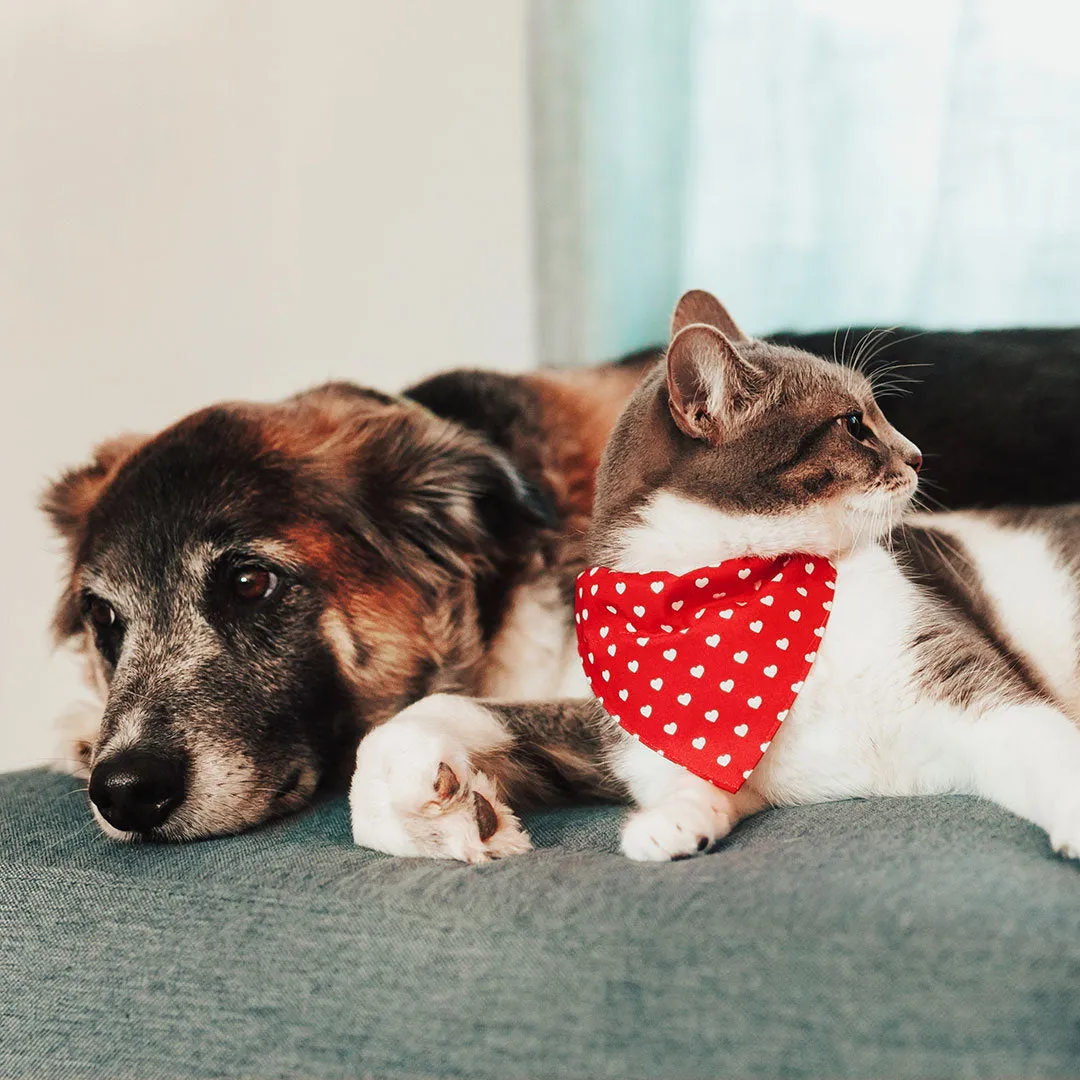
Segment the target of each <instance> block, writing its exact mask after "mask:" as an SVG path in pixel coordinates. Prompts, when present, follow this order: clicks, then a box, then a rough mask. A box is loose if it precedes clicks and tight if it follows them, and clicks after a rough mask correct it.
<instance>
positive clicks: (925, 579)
mask: <svg viewBox="0 0 1080 1080" xmlns="http://www.w3.org/2000/svg"><path fill="white" fill-rule="evenodd" d="M892 546H893V551H894V557H895V558H897V560H898V562H899V564H900V565H901V567H902V568H903V570H904V572H905V573H906V574H907V575H908V576H909V577H910V578H911V579H912V580H913V581H916V582H918V583H919V585H920V587H921V588H922V589H923V590H924V591H925V592H926V593H927V594H929V595H930V596H932V597H933V598H934V599H935V600H936V601H937V602H938V603H939V604H940V605H941V606H942V607H943V608H944V609H945V610H946V611H948V612H951V613H953V614H954V615H955V616H957V617H959V618H961V619H963V620H964V621H965V622H967V623H969V624H970V625H971V626H972V627H973V628H974V629H975V630H976V631H977V632H978V633H979V634H980V635H982V636H983V637H984V638H985V639H986V640H987V641H988V642H990V643H991V644H992V645H993V646H994V648H995V650H996V652H997V653H998V654H999V655H1000V656H1001V657H1002V658H1003V660H1006V661H1008V662H1009V663H1008V666H1009V667H1010V670H1011V672H1012V674H1011V675H1010V678H1017V677H1019V678H1022V679H1023V680H1024V681H1026V682H1028V683H1029V684H1032V685H1034V687H1035V688H1036V689H1037V690H1039V691H1041V692H1044V693H1048V694H1050V695H1051V696H1053V697H1054V698H1056V699H1057V700H1058V701H1059V702H1060V703H1061V704H1062V705H1063V706H1064V707H1065V708H1066V709H1067V711H1069V712H1070V714H1071V715H1073V716H1074V717H1076V718H1077V719H1080V504H1070V505H1067V506H1058V507H1035V508H1003V509H997V510H985V511H982V510H979V511H958V512H955V513H942V514H917V515H913V516H911V517H910V518H909V519H907V521H906V522H905V524H904V525H903V526H901V528H899V529H897V530H896V531H895V532H894V533H893V535H892ZM995 666H1000V665H995Z"/></svg>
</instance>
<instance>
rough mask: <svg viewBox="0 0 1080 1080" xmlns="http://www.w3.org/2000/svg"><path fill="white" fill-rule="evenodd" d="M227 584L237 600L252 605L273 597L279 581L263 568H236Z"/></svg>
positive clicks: (274, 575) (272, 572)
mask: <svg viewBox="0 0 1080 1080" xmlns="http://www.w3.org/2000/svg"><path fill="white" fill-rule="evenodd" d="M229 584H230V587H231V590H232V594H233V596H234V597H235V598H236V599H237V600H240V601H242V602H243V603H245V604H253V603H255V602H257V601H259V600H265V599H267V598H268V597H270V596H273V594H274V593H275V592H277V589H278V586H279V585H280V584H281V579H280V578H279V577H278V575H277V574H275V573H274V571H273V570H269V569H267V567H265V566H238V567H237V568H236V569H235V570H234V571H233V572H232V578H231V580H230V583H229Z"/></svg>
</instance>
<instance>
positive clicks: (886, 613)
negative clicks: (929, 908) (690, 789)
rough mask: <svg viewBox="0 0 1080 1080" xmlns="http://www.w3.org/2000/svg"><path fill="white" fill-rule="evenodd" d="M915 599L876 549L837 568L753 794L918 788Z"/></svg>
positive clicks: (779, 798)
mask: <svg viewBox="0 0 1080 1080" xmlns="http://www.w3.org/2000/svg"><path fill="white" fill-rule="evenodd" d="M916 601H917V593H916V591H915V589H914V587H913V586H912V585H911V584H910V583H909V582H908V581H907V580H906V579H905V578H904V576H903V575H902V574H901V573H900V572H899V570H898V569H897V567H896V565H895V564H894V563H893V561H892V560H891V559H890V558H889V556H888V555H887V554H886V553H885V552H884V551H882V550H881V549H879V548H876V547H875V548H870V549H867V550H865V551H859V552H856V553H855V554H852V555H849V556H846V557H844V558H843V559H841V560H840V561H839V562H838V564H837V583H836V597H835V600H834V604H833V611H832V615H831V618H830V620H829V624H828V626H827V628H826V631H825V637H824V639H823V640H822V643H821V646H820V647H819V649H818V656H817V660H816V661H815V663H814V667H813V668H812V669H811V672H810V674H809V676H808V677H807V679H806V685H805V686H804V688H803V690H802V691H801V693H800V694H799V697H798V698H797V699H796V702H795V705H794V706H793V707H792V709H791V711H790V713H789V715H788V718H787V720H786V721H785V723H784V725H783V727H782V728H781V729H780V731H779V732H778V733H777V734H776V736H775V737H774V738H773V742H772V746H771V748H770V751H769V753H768V754H767V755H766V756H765V757H764V758H763V759H762V762H761V764H760V765H759V766H758V768H757V770H756V771H755V773H754V779H753V786H754V787H755V788H757V789H758V790H759V791H761V792H762V793H763V794H764V795H766V796H767V797H768V799H769V800H770V801H771V802H774V803H780V804H783V803H789V804H790V803H804V802H813V801H818V800H823V799H835V798H843V797H845V796H854V795H866V794H887V793H890V792H896V793H900V792H907V791H910V790H911V789H912V788H913V787H922V786H923V785H924V784H926V783H930V784H931V786H933V780H932V778H931V777H929V776H928V775H927V769H928V768H932V762H933V760H934V756H935V754H936V753H937V752H938V751H937V747H936V745H935V740H934V739H932V738H930V739H927V740H923V741H920V739H918V738H915V739H912V737H911V735H912V732H911V730H910V727H911V725H913V724H918V725H919V726H920V727H923V726H925V711H926V705H925V703H922V704H921V705H920V704H918V703H917V698H918V693H917V684H916V675H915V672H914V671H913V669H912V657H911V651H910V649H909V648H908V645H909V643H910V640H911V636H912V626H913V622H914V619H915V615H916Z"/></svg>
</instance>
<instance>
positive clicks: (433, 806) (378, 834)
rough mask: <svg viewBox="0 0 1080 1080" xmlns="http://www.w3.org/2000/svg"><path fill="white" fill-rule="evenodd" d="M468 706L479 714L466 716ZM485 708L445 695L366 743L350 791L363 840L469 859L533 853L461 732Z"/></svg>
mask: <svg viewBox="0 0 1080 1080" xmlns="http://www.w3.org/2000/svg"><path fill="white" fill-rule="evenodd" d="M468 710H476V714H477V715H476V716H475V717H469V716H467V715H465V713H466V712H467V711H468ZM484 713H486V710H483V709H482V707H481V706H478V705H475V704H474V703H473V702H470V701H468V700H467V699H465V698H455V697H450V696H447V695H443V694H440V695H436V696H433V697H430V698H425V699H424V700H423V701H419V702H417V703H416V704H415V705H412V706H410V708H408V709H406V710H405V711H404V712H403V713H401V714H400V715H399V716H397V717H396V718H395V719H393V720H391V721H389V722H388V723H387V724H385V725H383V726H382V727H380V728H377V729H376V730H375V731H373V732H372V733H371V734H370V735H369V736H368V737H367V738H366V739H364V740H363V742H361V744H360V748H359V751H358V752H357V758H356V773H355V774H354V776H353V781H352V787H351V790H350V793H349V804H350V808H351V811H352V827H353V839H354V840H355V841H356V843H358V844H362V845H363V846H364V847H370V848H374V849H375V850H376V851H385V852H386V853H387V854H390V855H420V856H425V857H428V858H438V859H457V860H459V861H461V862H467V863H481V862H487V861H488V860H489V859H492V858H503V857H505V856H508V855H519V854H522V853H524V852H526V851H529V850H531V848H532V842H531V841H530V839H529V836H528V833H526V832H525V830H524V829H523V828H522V826H521V822H520V821H518V819H517V816H516V815H515V814H514V812H513V811H512V810H511V809H510V807H509V806H507V805H506V803H505V802H503V800H502V799H501V798H500V797H499V792H498V789H497V787H496V785H495V783H494V781H493V780H492V779H491V778H490V777H489V776H487V775H486V774H485V773H483V772H481V771H479V770H478V769H476V768H474V767H473V765H472V763H471V762H470V759H469V754H470V750H472V749H474V747H471V746H470V745H469V742H468V738H467V734H466V736H465V737H462V732H465V733H468V732H469V731H470V730H472V728H473V725H472V724H470V723H469V721H470V720H472V719H475V721H476V723H477V725H480V724H482V723H483V721H484V716H483V715H482V714H484ZM463 721H464V723H463Z"/></svg>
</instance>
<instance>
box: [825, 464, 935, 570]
mask: <svg viewBox="0 0 1080 1080" xmlns="http://www.w3.org/2000/svg"><path fill="white" fill-rule="evenodd" d="M915 487H916V485H915V484H914V483H908V482H906V481H905V482H901V483H899V484H882V485H878V486H875V487H874V488H872V489H871V490H870V491H865V492H860V493H859V494H857V495H851V496H847V497H845V498H844V500H843V502H842V512H843V515H844V519H845V520H844V525H843V529H842V531H840V532H839V533H838V535H837V550H836V552H835V554H836V555H844V554H847V553H848V552H851V551H855V550H857V549H859V548H864V547H869V546H871V545H873V544H876V543H878V541H880V540H881V539H882V538H884V537H885V536H888V534H889V533H891V532H892V530H893V529H894V528H895V527H896V526H897V525H898V524H899V523H900V521H901V520H902V519H903V517H904V514H905V513H907V511H908V510H909V509H910V508H911V501H912V499H913V498H914V496H915Z"/></svg>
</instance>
